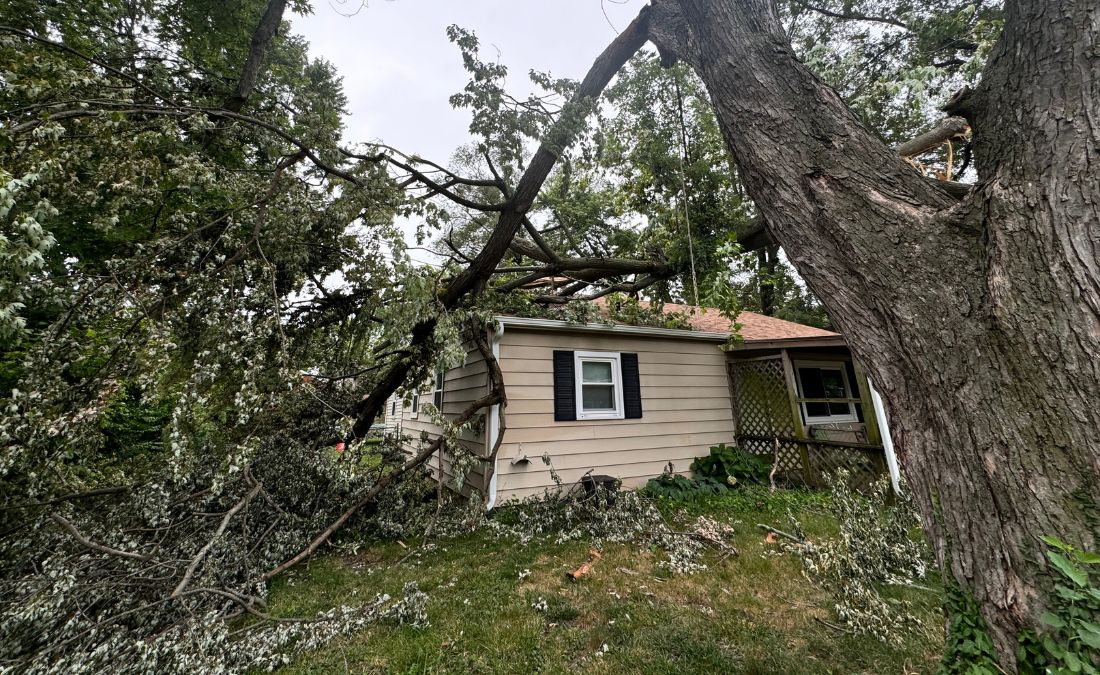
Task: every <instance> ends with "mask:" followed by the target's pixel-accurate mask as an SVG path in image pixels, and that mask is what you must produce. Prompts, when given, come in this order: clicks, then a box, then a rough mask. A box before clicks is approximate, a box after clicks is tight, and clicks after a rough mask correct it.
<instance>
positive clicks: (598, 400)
mask: <svg viewBox="0 0 1100 675" xmlns="http://www.w3.org/2000/svg"><path fill="white" fill-rule="evenodd" d="M573 358H574V360H575V369H574V370H575V372H576V378H577V419H579V420H595V419H605V420H621V419H623V383H622V375H621V373H622V368H621V366H620V363H619V354H618V352H574V355H573Z"/></svg>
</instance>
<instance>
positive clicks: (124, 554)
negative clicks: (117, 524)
mask: <svg viewBox="0 0 1100 675" xmlns="http://www.w3.org/2000/svg"><path fill="white" fill-rule="evenodd" d="M50 518H52V519H53V521H54V522H55V523H57V524H58V525H60V526H61V527H62V528H64V529H65V531H66V532H68V533H69V534H70V535H72V537H73V539H76V540H77V541H78V542H80V543H81V544H82V545H84V546H85V547H87V548H90V549H92V550H93V551H99V552H100V553H107V554H109V555H113V556H116V557H119V558H126V559H127V560H140V561H142V562H145V561H147V560H149V556H147V555H142V554H140V553H131V552H130V551H120V550H119V549H117V548H111V547H110V546H104V545H103V544H97V543H96V542H94V541H92V540H91V539H88V538H87V537H85V536H84V535H83V534H81V533H80V530H78V529H76V525H73V524H72V523H71V522H69V521H68V520H67V519H65V518H64V517H63V516H61V515H60V514H57V513H51V514H50Z"/></svg>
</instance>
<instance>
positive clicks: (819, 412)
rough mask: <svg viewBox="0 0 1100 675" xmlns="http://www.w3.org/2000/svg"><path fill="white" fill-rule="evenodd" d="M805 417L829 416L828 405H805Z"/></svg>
mask: <svg viewBox="0 0 1100 675" xmlns="http://www.w3.org/2000/svg"><path fill="white" fill-rule="evenodd" d="M805 405H806V416H807V417H828V416H829V404H828V403H807V404H805Z"/></svg>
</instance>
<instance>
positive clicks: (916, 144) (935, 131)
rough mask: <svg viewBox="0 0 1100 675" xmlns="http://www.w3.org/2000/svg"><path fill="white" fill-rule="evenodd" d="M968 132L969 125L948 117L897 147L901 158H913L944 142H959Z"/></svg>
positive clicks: (957, 118) (959, 118)
mask: <svg viewBox="0 0 1100 675" xmlns="http://www.w3.org/2000/svg"><path fill="white" fill-rule="evenodd" d="M968 131H970V123H969V122H967V121H966V119H964V118H962V117H948V118H946V119H944V120H943V121H941V122H940V123H939V124H937V125H936V126H935V127H934V128H932V129H930V130H928V131H926V132H924V133H923V134H921V135H920V136H917V137H916V138H914V139H912V140H909V141H906V142H905V143H902V144H901V145H899V146H898V147H897V152H898V154H899V155H901V156H902V157H913V156H915V155H920V154H923V153H925V152H928V151H929V150H934V149H936V148H938V147H939V146H941V145H943V144H944V142H946V141H954V140H961V139H963V138H965V137H966V133H967V132H968Z"/></svg>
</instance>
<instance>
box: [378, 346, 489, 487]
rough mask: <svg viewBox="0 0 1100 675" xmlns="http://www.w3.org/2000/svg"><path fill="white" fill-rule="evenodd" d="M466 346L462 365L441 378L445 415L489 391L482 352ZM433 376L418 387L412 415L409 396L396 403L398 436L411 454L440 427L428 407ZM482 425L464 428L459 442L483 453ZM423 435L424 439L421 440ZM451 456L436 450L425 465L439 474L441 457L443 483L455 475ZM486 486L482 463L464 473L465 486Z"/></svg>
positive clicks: (456, 412) (435, 435) (455, 413)
mask: <svg viewBox="0 0 1100 675" xmlns="http://www.w3.org/2000/svg"><path fill="white" fill-rule="evenodd" d="M465 347H466V363H465V365H463V366H460V367H458V368H452V369H450V370H448V371H447V373H446V374H445V375H444V379H443V415H444V417H446V418H448V419H454V418H455V417H457V416H458V415H460V414H461V413H462V411H464V410H465V409H466V408H467V407H468V406H469V405H470V404H471V403H472V402H474V401H476V400H477V399H479V398H481V397H483V396H484V395H485V394H486V393H487V392H488V387H489V380H488V375H487V374H488V370H487V368H486V364H485V359H484V358H482V356H481V352H480V351H478V349H477V347H476V346H475V345H474V344H473V342H467V343H466V345H465ZM434 378H435V373H434V372H433V373H432V374H431V375H430V377H429V379H428V381H426V382H424V383H423V384H422V385H421V387H420V388H419V390H420V405H419V410H418V413H417V415H416V417H415V418H414V417H413V413H412V406H411V396H410V401H408V402H401V401H400V400H399V403H398V413H399V415H400V427H401V436H402V438H403V439H404V445H405V450H406V451H407V452H409V453H410V454H412V453H415V452H417V451H418V450H419V449H420V448H422V447H423V446H424V443H429V442H431V441H432V440H434V439H435V438H438V437H439V435H440V434H441V433H442V431H443V430H442V428H441V427H440V426H439V425H438V424H435V423H434V422H433V421H432V419H433V414H432V413H430V412H429V410H428V409H429V408H430V407H431V406H432V387H433V386H434ZM387 412H388V410H387ZM487 413H488V411H485V412H484V413H483V414H487ZM386 422H387V428H389V426H390V421H389V420H388V419H387V421H386ZM485 426H486V425H485V424H482V425H480V429H466V430H463V431H462V433H461V434H460V436H459V442H461V443H462V444H463V445H464V446H465V447H466V448H467V449H469V450H470V451H472V452H474V453H476V454H477V455H478V456H484V454H485V433H486V432H485ZM425 437H426V439H427V440H422V438H425ZM451 459H452V455H451V453H449V452H444V453H443V454H442V457H440V455H439V453H436V455H434V456H433V457H432V458H431V459H430V460H428V468H430V469H431V471H432V473H433V474H438V472H439V471H440V468H441V467H440V462H441V461H442V472H443V480H444V482H445V483H446V484H452V482H453V479H454V474H453V472H452V462H451ZM487 486H488V478H487V475H486V471H485V468H484V466H482V465H480V464H479V465H478V466H475V467H474V468H473V469H472V470H471V471H470V472H469V473H468V474H467V475H466V487H467V488H474V489H477V490H479V491H481V492H482V493H483V494H484V492H485V490H486V488H487Z"/></svg>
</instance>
